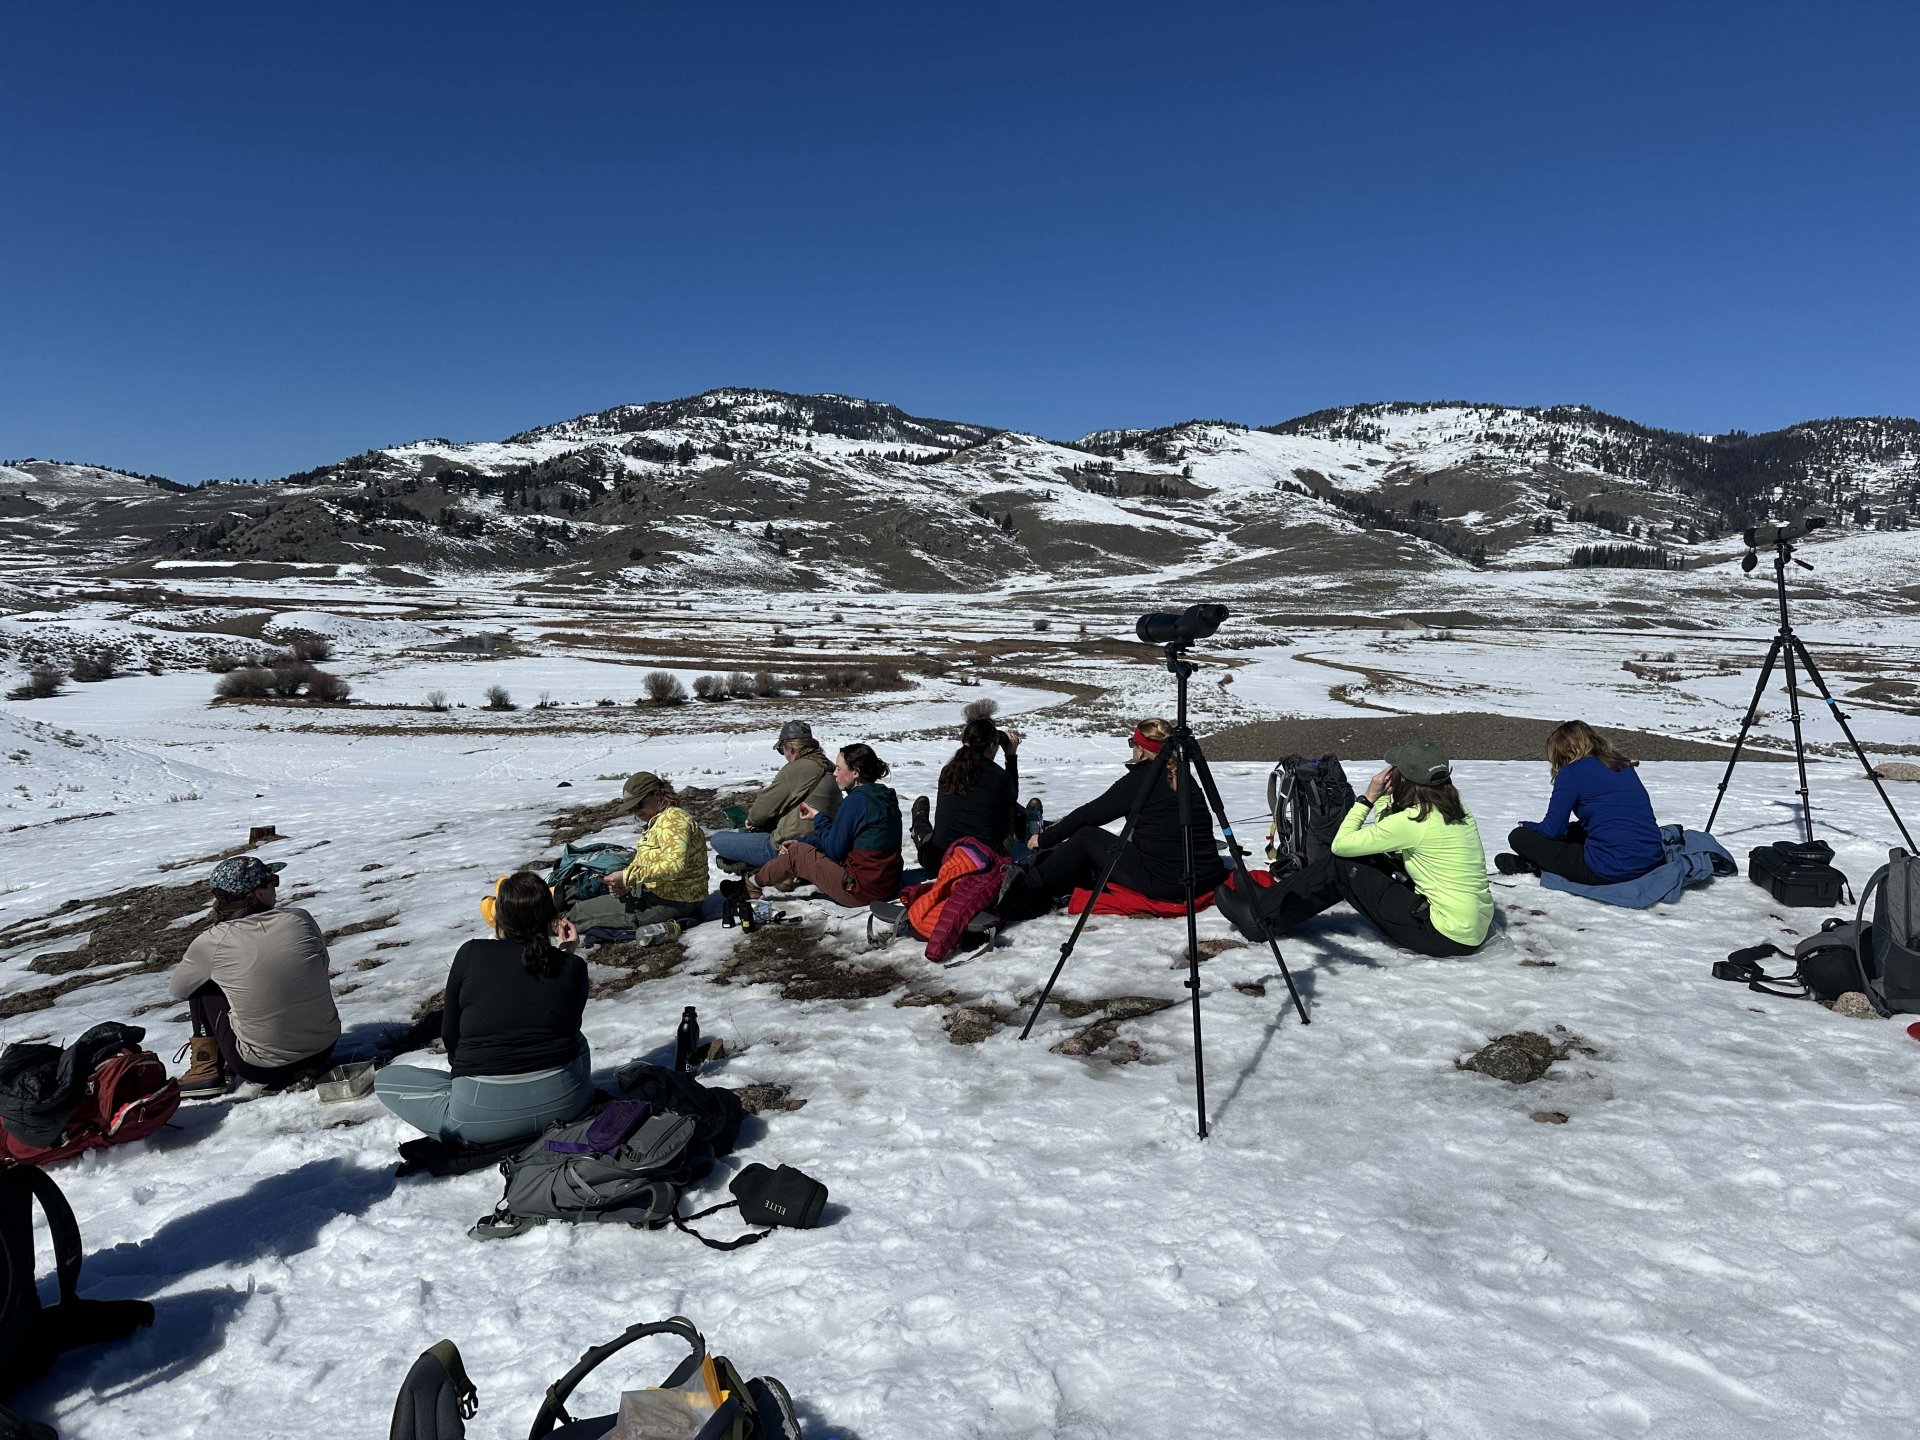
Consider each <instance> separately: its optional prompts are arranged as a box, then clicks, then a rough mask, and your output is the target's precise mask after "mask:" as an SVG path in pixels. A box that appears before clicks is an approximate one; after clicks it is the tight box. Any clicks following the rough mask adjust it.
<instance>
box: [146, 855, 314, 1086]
mask: <svg viewBox="0 0 1920 1440" xmlns="http://www.w3.org/2000/svg"><path fill="white" fill-rule="evenodd" d="M282 868H283V867H281V866H280V865H269V864H266V863H265V862H263V861H261V860H258V859H256V858H254V857H253V856H251V855H239V856H235V857H234V858H233V859H230V860H222V861H221V862H220V863H219V864H218V865H216V866H214V867H213V873H212V874H211V875H210V876H208V877H207V885H208V888H210V889H211V890H212V891H213V923H212V924H211V925H209V926H208V927H207V928H206V929H205V930H203V931H201V932H200V934H198V935H196V936H195V937H194V939H193V943H192V944H191V945H189V946H187V953H186V954H185V955H184V956H182V957H181V960H180V963H179V964H178V965H176V966H174V969H173V975H172V976H171V977H170V979H169V981H168V991H169V993H170V994H171V995H172V996H173V998H174V999H176V1000H185V1001H186V1002H187V1009H188V1011H189V1013H190V1014H191V1015H192V1016H193V1038H192V1039H191V1040H189V1041H188V1042H187V1047H188V1049H190V1050H191V1051H192V1053H193V1064H192V1065H191V1066H190V1067H189V1068H188V1070H187V1073H186V1074H185V1075H184V1076H182V1077H181V1080H180V1094H181V1096H182V1098H184V1099H189V1100H194V1099H206V1098H209V1097H212V1096H217V1095H224V1094H225V1093H226V1091H227V1086H228V1084H229V1083H230V1076H238V1077H239V1078H240V1079H242V1080H252V1081H255V1082H257V1083H259V1084H262V1085H285V1084H288V1083H290V1082H291V1081H294V1080H298V1079H300V1078H301V1077H302V1076H305V1075H308V1074H311V1073H313V1072H315V1071H319V1070H324V1069H326V1068H327V1067H328V1066H329V1065H331V1064H332V1063H333V1045H334V1042H335V1041H336V1040H338V1039H339V1038H340V1012H339V1010H337V1009H336V1008H335V1007H334V1003H333V990H332V987H331V985H330V984H329V983H328V977H327V963H328V961H327V942H326V939H325V937H324V936H322V935H321V933H320V926H319V925H318V923H316V922H315V920H314V918H313V916H311V915H309V914H308V913H307V912H306V911H304V910H299V909H294V908H288V909H285V910H281V909H277V908H275V905H274V900H275V896H276V892H277V889H278V886H279V884H280V876H279V874H278V873H277V872H278V871H279V870H280V869H282Z"/></svg>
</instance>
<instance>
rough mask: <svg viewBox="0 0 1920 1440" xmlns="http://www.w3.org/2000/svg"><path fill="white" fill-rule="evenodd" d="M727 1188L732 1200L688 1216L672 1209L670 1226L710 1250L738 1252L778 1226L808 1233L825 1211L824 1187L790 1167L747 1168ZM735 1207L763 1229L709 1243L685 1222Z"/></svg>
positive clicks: (762, 1166) (741, 1216)
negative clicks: (771, 1168)
mask: <svg viewBox="0 0 1920 1440" xmlns="http://www.w3.org/2000/svg"><path fill="white" fill-rule="evenodd" d="M727 1189H729V1190H730V1191H732V1192H733V1199H731V1200H726V1201H722V1202H721V1203H720V1204H718V1205H709V1206H708V1207H707V1208H706V1209H704V1210H696V1211H694V1212H693V1214H691V1215H682V1214H680V1212H679V1211H678V1210H675V1211H674V1213H673V1215H672V1217H671V1218H672V1220H673V1223H674V1224H675V1225H677V1226H678V1227H679V1228H680V1229H682V1230H684V1231H686V1232H687V1234H689V1235H691V1236H693V1238H694V1239H696V1240H698V1241H699V1242H700V1243H701V1244H702V1245H705V1246H706V1247H707V1248H708V1249H709V1250H738V1249H739V1248H740V1247H741V1246H742V1245H751V1244H753V1243H754V1242H755V1241H756V1240H764V1239H766V1238H767V1236H769V1235H771V1234H772V1233H773V1231H774V1227H775V1226H778V1225H785V1226H787V1227H788V1228H789V1229H793V1230H811V1229H813V1228H814V1226H816V1225H818V1224H819V1223H820V1216H821V1213H822V1212H823V1211H824V1210H825V1209H826V1208H827V1187H826V1186H824V1185H822V1184H821V1183H820V1182H819V1181H818V1180H816V1179H814V1178H813V1177H812V1176H811V1175H809V1174H807V1173H806V1171H804V1170H796V1169H794V1168H793V1166H791V1165H782V1166H781V1167H780V1168H779V1169H778V1170H769V1169H768V1168H767V1167H766V1166H764V1165H749V1166H747V1167H746V1168H745V1169H743V1170H742V1171H741V1172H740V1173H739V1174H738V1175H736V1176H734V1177H733V1183H732V1184H730V1185H728V1186H727ZM736 1208H737V1209H738V1210H739V1211H740V1218H741V1219H743V1220H745V1221H746V1222H747V1223H748V1224H749V1225H764V1226H765V1227H766V1228H765V1229H764V1230H754V1231H751V1232H749V1233H748V1234H745V1235H742V1236H739V1237H738V1238H737V1239H733V1240H710V1239H708V1238H707V1237H706V1236H705V1235H702V1234H701V1233H700V1232H699V1231H698V1230H696V1229H694V1228H693V1227H692V1226H691V1225H689V1224H688V1223H687V1221H689V1220H704V1219H705V1218H706V1217H707V1216H709V1215H717V1214H719V1213H720V1212H721V1211H722V1210H732V1209H736Z"/></svg>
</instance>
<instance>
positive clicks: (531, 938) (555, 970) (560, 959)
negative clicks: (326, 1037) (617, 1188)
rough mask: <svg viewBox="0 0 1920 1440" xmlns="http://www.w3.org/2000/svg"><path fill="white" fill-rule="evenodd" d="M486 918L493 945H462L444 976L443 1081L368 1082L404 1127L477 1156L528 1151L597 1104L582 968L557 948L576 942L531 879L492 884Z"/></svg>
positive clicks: (424, 1073) (408, 1068) (425, 1073)
mask: <svg viewBox="0 0 1920 1440" xmlns="http://www.w3.org/2000/svg"><path fill="white" fill-rule="evenodd" d="M493 913H494V938H493V939H491V940H469V941H467V943H466V944H464V945H462V946H461V947H460V949H459V952H458V953H457V954H456V955H455V956H454V957H453V968H452V969H451V970H450V971H449V972H448V974H447V995H446V1013H445V1017H444V1019H443V1020H442V1022H441V1030H440V1033H441V1037H442V1039H444V1040H445V1042H446V1047H447V1059H448V1061H449V1062H450V1065H451V1068H450V1070H428V1069H425V1068H424V1067H421V1066H417V1065H389V1066H388V1067H387V1068H386V1069H384V1070H382V1071H381V1072H380V1074H379V1077H378V1078H377V1079H376V1080H375V1081H374V1092H375V1093H376V1094H377V1095H379V1097H380V1099H381V1100H382V1101H383V1102H384V1103H385V1105H386V1107H387V1108H388V1109H389V1110H391V1111H393V1113H394V1114H396V1115H398V1116H399V1117H400V1118H401V1119H402V1120H405V1121H406V1122H407V1123H408V1124H410V1125H415V1126H418V1127H419V1128H420V1129H421V1130H424V1131H425V1132H426V1133H427V1134H429V1135H436V1136H438V1137H440V1138H441V1139H443V1140H462V1141H465V1142H467V1143H469V1144H473V1145H495V1144H500V1143H502V1142H505V1141H509V1140H518V1139H531V1138H533V1137H534V1136H535V1135H538V1134H539V1133H540V1132H541V1131H542V1130H544V1129H545V1128H546V1127H547V1126H548V1125H550V1124H552V1123H553V1122H555V1121H557V1120H571V1119H573V1118H574V1117H575V1116H577V1115H580V1114H581V1113H582V1112H584V1111H585V1110H586V1109H587V1107H588V1106H589V1105H591V1104H592V1103H593V1082H592V1080H591V1079H590V1078H589V1071H590V1068H591V1059H590V1056H589V1053H588V1050H587V1042H586V1037H585V1036H583V1035H582V1034H581V1033H580V1020H581V1016H582V1015H583V1014H584V1013H585V1011H586V1006H587V967H586V963H585V962H584V961H583V960H581V959H580V957H579V956H577V955H574V954H571V953H569V951H568V950H566V949H565V948H561V947H565V946H568V945H571V944H573V943H575V942H576V941H577V940H578V938H579V937H578V935H577V934H576V933H575V931H574V927H573V924H572V922H570V921H568V920H564V919H562V918H561V917H560V914H559V911H558V910H557V909H556V908H555V907H554V903H553V892H552V891H551V890H549V889H548V888H547V884H546V881H544V880H543V879H541V878H540V876H538V875H536V874H535V873H534V872H533V871H531V870H522V871H519V872H518V873H516V874H513V875H509V876H508V877H507V878H506V879H505V880H503V881H502V882H501V883H500V889H499V891H498V892H497V893H496V895H495V897H494V912H493ZM556 942H557V943H556Z"/></svg>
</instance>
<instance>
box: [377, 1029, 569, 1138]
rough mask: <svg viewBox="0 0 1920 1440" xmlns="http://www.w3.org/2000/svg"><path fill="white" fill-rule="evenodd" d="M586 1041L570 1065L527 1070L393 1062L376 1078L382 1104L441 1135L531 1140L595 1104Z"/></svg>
mask: <svg viewBox="0 0 1920 1440" xmlns="http://www.w3.org/2000/svg"><path fill="white" fill-rule="evenodd" d="M592 1070H593V1066H592V1061H591V1058H590V1057H589V1056H588V1054H587V1047H586V1042H585V1041H582V1042H581V1045H580V1054H579V1056H578V1058H576V1059H575V1060H574V1061H573V1063H572V1064H570V1065H563V1066H561V1067H560V1068H559V1069H557V1070H533V1071H529V1072H528V1073H526V1074H524V1075H453V1074H449V1073H448V1072H447V1071H445V1070H429V1069H427V1068H425V1067H424V1066H420V1065H389V1066H387V1068H386V1069H384V1070H382V1071H381V1072H380V1073H379V1074H378V1075H377V1076H375V1077H374V1081H373V1093H374V1094H376V1095H378V1096H379V1097H380V1103H381V1104H383V1105H385V1106H386V1107H387V1109H389V1110H391V1111H392V1112H393V1113H394V1114H396V1115H398V1116H399V1117H400V1118H401V1119H402V1120H404V1121H406V1122H407V1123H408V1124H409V1125H411V1126H413V1127H414V1128H416V1129H418V1130H423V1131H425V1132H426V1133H427V1134H429V1135H434V1136H438V1137H439V1138H440V1139H442V1140H464V1141H466V1142H467V1143H468V1144H470V1145H498V1144H501V1143H503V1142H505V1141H508V1140H531V1139H533V1137H534V1136H536V1135H538V1134H539V1133H540V1132H541V1131H542V1130H544V1129H546V1128H547V1126H549V1125H551V1124H553V1123H554V1121H556V1120H572V1119H574V1118H575V1117H576V1116H578V1115H580V1114H581V1113H582V1112H584V1111H585V1110H586V1108H587V1107H588V1106H589V1105H591V1104H592V1103H593V1080H592V1078H591V1077H592Z"/></svg>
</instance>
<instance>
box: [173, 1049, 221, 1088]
mask: <svg viewBox="0 0 1920 1440" xmlns="http://www.w3.org/2000/svg"><path fill="white" fill-rule="evenodd" d="M188 1051H192V1052H193V1063H192V1064H191V1065H189V1066H188V1067H187V1073H186V1074H184V1075H182V1076H181V1077H180V1098H181V1099H182V1100H217V1099H219V1098H220V1097H221V1096H222V1095H224V1094H226V1093H227V1067H226V1062H225V1061H223V1060H222V1059H221V1058H220V1042H219V1041H218V1040H216V1039H214V1038H213V1037H212V1036H211V1035H196V1036H194V1037H193V1038H192V1039H191V1040H189V1041H187V1043H186V1044H185V1045H182V1046H181V1047H180V1051H179V1054H177V1055H175V1056H174V1057H173V1058H174V1059H175V1060H179V1059H180V1058H181V1057H182V1056H184V1055H186V1054H187V1052H188Z"/></svg>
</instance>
